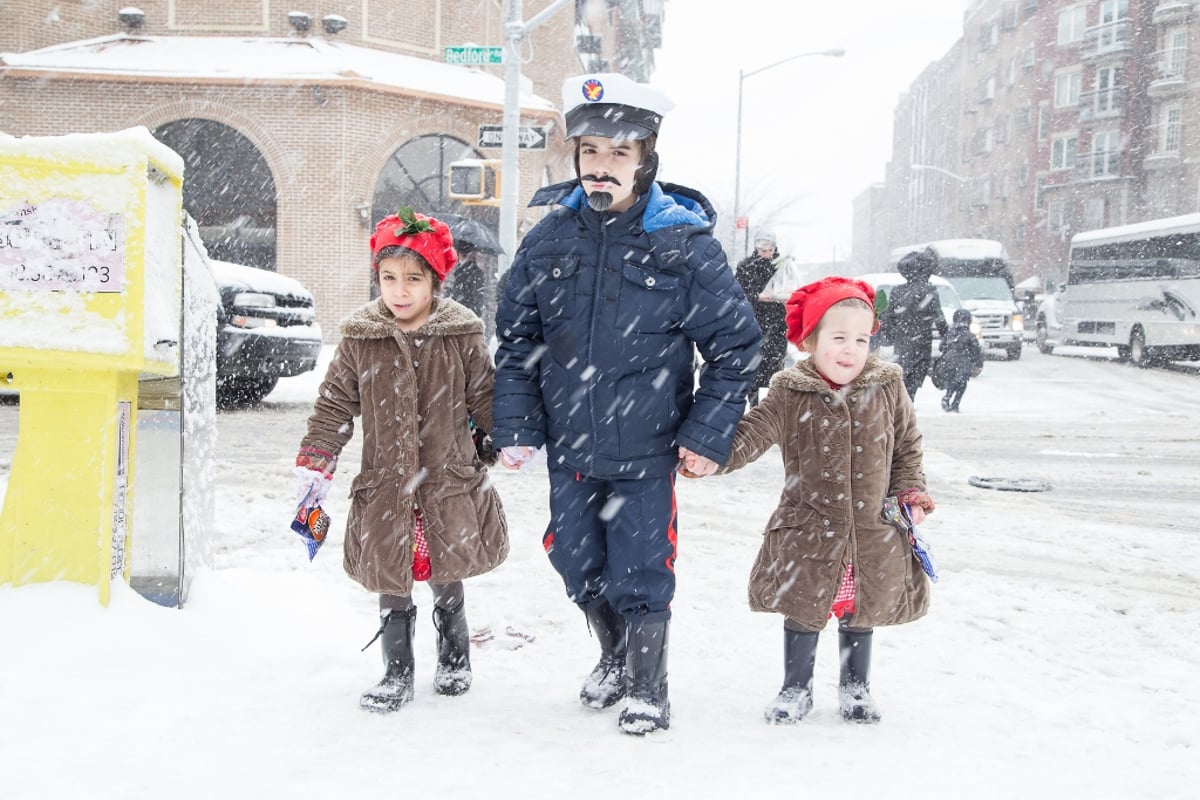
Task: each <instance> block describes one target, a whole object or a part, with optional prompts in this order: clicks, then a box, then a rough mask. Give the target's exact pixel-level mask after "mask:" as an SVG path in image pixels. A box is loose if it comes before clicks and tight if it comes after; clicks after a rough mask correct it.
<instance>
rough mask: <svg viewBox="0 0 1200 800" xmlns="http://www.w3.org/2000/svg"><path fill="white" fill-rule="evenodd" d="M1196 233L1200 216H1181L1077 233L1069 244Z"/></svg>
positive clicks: (1199, 228)
mask: <svg viewBox="0 0 1200 800" xmlns="http://www.w3.org/2000/svg"><path fill="white" fill-rule="evenodd" d="M1197 232H1200V214H1183V215H1181V216H1178V217H1165V218H1163V219H1151V220H1147V221H1145V222H1134V223H1132V224H1129V225H1119V226H1117V227H1115V228H1101V229H1100V230H1095V231H1085V232H1083V233H1077V234H1075V237H1074V238H1073V239H1071V244H1072V245H1080V244H1098V243H1115V242H1129V241H1134V240H1136V239H1145V238H1146V237H1148V236H1168V235H1170V234H1172V233H1197Z"/></svg>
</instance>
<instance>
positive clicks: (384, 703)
mask: <svg viewBox="0 0 1200 800" xmlns="http://www.w3.org/2000/svg"><path fill="white" fill-rule="evenodd" d="M416 616H417V609H416V607H415V606H413V607H411V608H409V609H407V610H406V611H396V610H392V611H389V612H388V613H387V615H386V616H385V617H384V618H383V625H382V627H380V629H379V634H378V635H379V636H381V637H382V639H383V664H384V673H383V680H381V681H380V682H379V683H378V684H376V685H375V686H374V687H372V688H370V689H368V690H367V691H365V692H363V694H362V697H361V698H360V699H359V705H361V706H362V707H363V708H364V709H366V710H367V711H378V712H381V713H387V712H390V711H396V710H398V709H399V708H400V707H401V706H403V705H405V704H406V703H408V702H409V701H411V700H412V699H413V623H414V620H415V619H416Z"/></svg>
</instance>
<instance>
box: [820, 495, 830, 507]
mask: <svg viewBox="0 0 1200 800" xmlns="http://www.w3.org/2000/svg"><path fill="white" fill-rule="evenodd" d="M821 502H822V503H824V504H825V505H829V498H828V497H826V498H825V499H824V500H822V501H821Z"/></svg>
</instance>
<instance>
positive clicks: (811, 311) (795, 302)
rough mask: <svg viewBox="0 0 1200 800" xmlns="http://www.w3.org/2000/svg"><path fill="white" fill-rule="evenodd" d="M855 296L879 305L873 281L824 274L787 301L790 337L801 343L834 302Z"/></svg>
mask: <svg viewBox="0 0 1200 800" xmlns="http://www.w3.org/2000/svg"><path fill="white" fill-rule="evenodd" d="M852 297H857V298H858V299H859V300H862V301H863V302H865V303H866V304H867V305H868V306H870V307H871V308H872V309H874V308H875V290H874V289H873V288H872V287H871V284H869V283H866V282H864V281H860V280H856V279H854V278H843V277H842V276H841V275H832V276H830V277H828V278H821V280H819V281H814V282H813V283H810V284H808V285H807V286H801V287H800V288H799V289H797V290H796V291H794V292H792V296H791V297H789V298H788V301H787V338H788V341H789V342H791V343H792V344H794V345H796V346H797V347H799V346H800V345H801V343H802V342H803V341H804V340H805V339H807V338H808V337H809V335H810V334H811V333H812V332H813V331H814V330H816V328H817V323H818V322H820V321H821V317H823V316H825V312H826V311H828V310H829V307H830V306H832V305H833V304H834V303H837V302H840V301H842V300H847V299H849V298H852ZM872 333H874V331H872Z"/></svg>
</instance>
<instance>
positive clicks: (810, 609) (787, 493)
mask: <svg viewBox="0 0 1200 800" xmlns="http://www.w3.org/2000/svg"><path fill="white" fill-rule="evenodd" d="M772 445H778V446H779V448H780V450H781V452H782V455H783V463H784V466H785V468H786V471H787V479H786V482H785V485H784V487H783V493H782V495H781V496H780V499H779V506H778V507H777V508H776V509H775V512H774V513H773V514H772V515H771V518H770V520H769V521H768V522H767V529H766V532H765V533H764V537H763V543H762V547H761V549H760V550H759V553H758V557H757V559H756V560H755V563H754V567H753V569H752V570H751V573H750V588H749V594H750V607H751V608H752V609H753V610H755V611H774V612H777V613H780V614H784V615H785V616H787V617H790V618H791V619H793V620H795V621H796V622H798V623H800V624H802V625H804V626H805V627H807V628H809V629H811V630H821V628H823V627H824V626H825V624H826V622H827V620H828V619H829V612H830V608H831V606H832V604H833V600H834V597H835V595H836V594H837V589H838V584H839V583H840V581H841V578H842V574H843V573H844V572H845V569H846V564H847V563H851V562H852V563H853V564H854V575H855V594H856V598H855V599H856V606H857V608H856V611H855V613H854V616H853V618H852V619H850V620H848V624H850V625H851V626H852V627H855V628H871V627H875V626H877V625H896V624H899V623H903V622H909V621H911V620H914V619H917V618H918V617H921V616H923V615H924V614H925V612H926V611H927V610H928V607H929V582H928V579H927V578H926V577H925V573H924V572H922V571H921V567H920V565H919V564H918V562H917V561H916V558H915V557H914V556H913V554H912V548H911V547H910V545H909V544H908V542H907V540H906V538H905V537H902V536H901V535H900V534H899V532H898V531H897V530H896V529H895V528H894V527H892V526H891V525H889V524H888V523H887V522H885V521H884V519H883V517H882V510H883V500H884V498H885V497H887V496H888V495H894V494H896V493H897V492H899V491H902V490H904V489H909V488H917V489H920V490H921V491H924V490H925V474H924V472H923V471H922V466H921V434H920V432H919V431H918V430H917V425H916V417H915V415H914V412H913V407H912V402H911V401H910V400H909V397H908V393H907V392H906V391H905V389H904V383H903V381H902V379H901V372H900V368H899V367H897V366H896V365H895V364H891V363H888V362H885V361H881V360H879V359H878V358H876V357H874V356H872V357H870V358H869V359H868V361H867V364H866V367H865V368H864V369H863V371H862V374H860V375H859V376H858V378H857V379H855V380H854V382H853V383H851V384H849V385H847V386H845V387H843V388H842V389H841V390H834V389H831V388H829V385H828V384H827V383H825V381H824V380H823V379H822V378H821V376H820V374H819V373H818V372H817V371H816V369H815V368H814V367H813V366H812V364H811V362H809V361H802V362H800V363H799V364H797V365H796V366H794V367H792V368H790V369H785V370H783V371H781V372H778V373H776V375H775V377H774V379H773V380H772V381H771V388H770V391H769V393H768V394H767V397H766V399H765V400H763V402H762V403H760V404H759V405H758V406H757V407H755V408H754V409H752V410H751V411H750V412H749V413H748V414H747V415H746V416H745V417H743V419H742V421H741V423H740V424H739V425H738V429H737V435H736V437H735V438H734V443H733V453H732V455H731V456H730V459H729V461H728V463H727V464H726V465H725V466H724V467H723V469H722V471H723V472H729V471H732V470H735V469H738V468H739V467H742V466H744V465H746V464H748V463H749V462H751V461H754V460H755V459H757V458H758V457H759V456H761V455H762V454H763V453H765V452H766V451H767V450H768V449H769V448H770V447H771V446H772Z"/></svg>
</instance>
